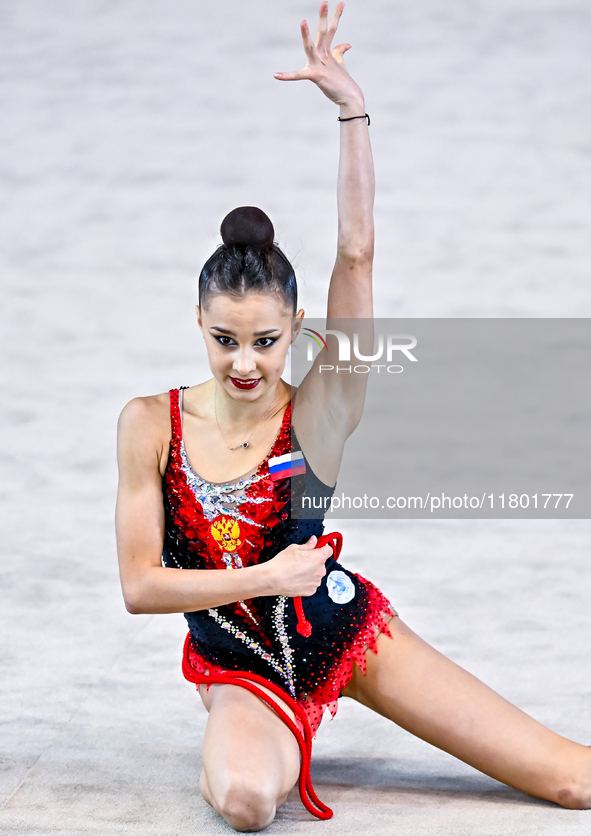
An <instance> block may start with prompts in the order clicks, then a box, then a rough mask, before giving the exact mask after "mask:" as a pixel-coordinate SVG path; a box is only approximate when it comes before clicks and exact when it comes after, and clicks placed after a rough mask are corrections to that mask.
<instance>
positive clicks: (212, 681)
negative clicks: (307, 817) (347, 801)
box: [183, 531, 343, 819]
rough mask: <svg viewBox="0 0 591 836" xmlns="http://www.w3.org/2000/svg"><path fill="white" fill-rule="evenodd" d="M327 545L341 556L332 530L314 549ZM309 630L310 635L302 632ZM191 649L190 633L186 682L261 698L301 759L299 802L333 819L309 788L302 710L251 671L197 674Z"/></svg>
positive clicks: (307, 734)
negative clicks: (293, 741) (232, 688)
mask: <svg viewBox="0 0 591 836" xmlns="http://www.w3.org/2000/svg"><path fill="white" fill-rule="evenodd" d="M329 542H330V543H331V544H332V546H333V557H334V558H335V560H336V559H337V558H338V556H339V554H340V553H341V548H342V545H343V537H342V535H341V534H340V533H339V532H338V531H333V532H331V533H330V534H323V535H322V536H321V537H319V538H318V542H317V543H316V546H315V548H317V549H318V548H321V547H322V546H324V545H325V544H326V543H329ZM294 605H295V608H296V614H297V617H298V624H297V629H298V632H300V633H301V634H302V635H307V636H309V635H310V633H311V632H312V625H311V624H310V622H309V621H307V619H306V617H305V615H304V609H303V606H302V599H301V597H298V598H294ZM300 626H301V627H302V630H300ZM308 629H309V632H303V631H306V630H308ZM190 647H191V634H190V633H187V638H186V639H185V646H184V649H183V676H184V677H185V679H188V680H189V682H194V683H195V684H196V685H201V684H206V685H240V686H241V687H242V688H246V689H247V691H250V692H251V693H253V694H256V696H257V697H260V699H262V700H263V702H265V703H266V704H267V705H268V706H269V707H270V708H271V709H272V710H273V711H275V713H276V714H277V715H278V716H279V717H280V718H281V719H282V720H283V722H284V723H285V724H286V726H287V727H288V728H289V729H290V731H291V732H292V733H293V735H294V737H295V739H296V740H297V742H298V745H299V747H300V753H301V756H302V760H301V763H300V774H299V778H298V787H299V791H300V798H301V799H302V802H303V804H304V806H305V807H306V809H307V810H308V811H309V812H310V813H312V815H313V816H316V818H318V819H330V818H332V816H333V812H332V810H331V809H330V807H327V805H326V804H324V803H323V802H322V801H321V800H320V799H319V798H318V796H317V795H316V793H315V792H314V787H313V786H312V779H311V777H310V763H311V760H312V732H311V730H310V723H309V722H308V717H307V715H306V712H305V711H304V709H303V708H302V707H301V705H300V704H299V703H298V702H296V700H294V699H293V697H291V696H290V695H289V694H287V693H286V692H285V691H284V690H283V689H282V688H280V687H279V686H278V685H276V684H275V683H274V682H271V681H270V680H268V679H265V677H263V676H259V675H258V674H256V673H251V672H250V671H225V672H224V673H212V674H202V673H198V672H197V671H196V670H195V669H194V668H193V666H192V665H191V660H190V655H189V650H190ZM245 680H247V681H245ZM257 682H258V683H259V685H264V686H265V687H266V688H269V689H270V690H271V691H273V692H274V693H275V694H276V695H277V696H278V697H280V698H281V699H283V700H284V701H285V702H286V703H287V704H288V705H289V707H290V708H291V710H292V711H293V713H294V714H295V716H296V717H297V718H298V719H299V720H300V722H301V724H302V726H303V729H304V733H303V734H302V732H301V731H300V729H299V728H298V727H297V726H296V724H295V723H294V722H293V720H292V719H291V717H290V716H289V714H287V713H286V712H285V711H284V710H283V709H282V708H281V706H280V705H278V703H276V702H275V700H274V699H273V697H271V696H270V695H269V694H267V693H266V692H265V691H263V690H262V689H261V688H259V687H257V685H256V684H255V683H257ZM315 808H316V809H315Z"/></svg>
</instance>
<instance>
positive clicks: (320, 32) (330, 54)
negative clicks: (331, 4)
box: [274, 0, 363, 106]
mask: <svg viewBox="0 0 591 836" xmlns="http://www.w3.org/2000/svg"><path fill="white" fill-rule="evenodd" d="M344 8H345V4H344V3H337V5H336V7H335V10H334V13H333V16H332V18H331V20H330V23H329V22H328V2H326V0H324V2H322V3H321V4H320V18H319V20H318V28H317V30H316V39H315V41H313V40H312V38H311V36H310V30H309V29H308V23H307V21H305V20H302V22H301V23H300V30H301V33H302V40H303V42H304V50H305V52H306V55H307V56H308V63H307V64H306V66H305V67H304V69H303V70H295V71H294V72H291V73H275V74H274V75H275V78H276V79H278V80H279V81H300V80H301V79H309V80H310V81H313V82H314V84H316V85H317V86H318V87H320V89H321V90H322V92H323V93H324V94H325V95H326V96H327V97H328V98H329V99H330V100H331V101H333V102H334V103H335V104H337V105H341V106H343V105H350V104H352V103H354V104H358V103H362V102H363V93H362V91H361V88H360V87H359V85H358V84H357V82H355V81H354V80H353V79H352V78H351V76H350V75H349V72H348V70H347V68H346V67H345V61H344V58H343V55H344V54H345V52H347V50H348V49H351V44H348V43H343V44H339V45H338V46H335V47H332V48H331V44H332V41H333V38H334V36H335V33H336V31H337V26H338V23H339V20H340V17H341V15H342V13H343V9H344Z"/></svg>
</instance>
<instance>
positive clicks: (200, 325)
mask: <svg viewBox="0 0 591 836" xmlns="http://www.w3.org/2000/svg"><path fill="white" fill-rule="evenodd" d="M195 312H196V313H197V325H198V326H199V328H200V329H201V333H202V334H203V323H202V322H201V309H200V307H199V305H195Z"/></svg>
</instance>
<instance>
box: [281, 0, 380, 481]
mask: <svg viewBox="0 0 591 836" xmlns="http://www.w3.org/2000/svg"><path fill="white" fill-rule="evenodd" d="M344 6H345V4H344V3H338V4H337V6H336V8H335V11H334V13H333V15H332V18H331V20H330V22H329V21H328V3H327V2H323V3H321V5H320V18H319V22H318V29H317V31H316V38H315V41H312V39H311V37H310V33H309V30H308V25H307V23H306V21H305V20H303V21H302V22H301V24H300V30H301V34H302V40H303V45H304V50H305V53H306V56H307V58H308V63H307V65H306V66H305V67H304V69H303V70H298V71H296V72H290V73H275V77H276V78H277V79H279V80H282V81H299V80H302V79H308V80H310V81H312V82H314V83H315V84H316V86H317V87H319V88H320V89H321V90H322V92H323V93H324V94H325V95H326V96H327V97H328V98H329V99H330V100H331V101H332V102H334V103H335V104H336V105H338V107H339V116H340V118H341V119H342V120H348V121H341V122H340V125H339V131H340V154H339V171H338V180H337V210H338V238H337V255H336V261H335V264H334V268H333V271H332V275H331V279H330V285H329V291H328V300H327V331H328V334H329V335H327V344H328V350H323V351H321V352H320V354H318V355H317V356H316V359H315V361H314V363H313V365H312V367H311V369H310V370H309V372H308V373H307V375H306V376H305V378H304V380H303V381H302V382H301V384H300V385H299V387H298V390H297V393H296V396H295V398H294V406H293V411H292V422H293V426H294V428H295V430H296V433H297V437H298V439H299V441H300V444H301V445H302V450H303V451H304V454H305V455H306V457H307V459H308V461H309V462H310V464H311V466H312V469H313V470H314V472H315V473H316V475H317V476H318V477H319V478H320V479H321V480H322V481H323V482H325V483H326V484H329V485H333V484H334V483H335V480H336V477H337V474H338V471H339V467H340V463H341V458H342V453H343V447H344V444H345V441H346V439H347V438H348V436H349V435H351V433H352V432H353V430H354V429H355V427H356V426H357V425H358V424H359V421H360V420H361V415H362V413H363V405H364V402H365V392H366V388H367V378H368V375H367V374H364V373H355V370H353V371H352V372H351V373H347V372H346V367H345V369H341V372H342V373H340V374H339V373H334V372H332V373H331V371H330V369H333V370H334V369H335V368H337V366H338V364H339V350H338V342H337V337H336V336H335V335H330V331H331V330H335V331H341V332H344V333H345V335H346V336H347V337H348V338H349V344H350V346H354V344H355V340H357V341H358V348H359V351H360V352H361V354H363V355H366V356H367V355H371V354H372V353H373V351H372V349H373V340H374V335H373V303H372V269H373V256H374V221H373V203H374V194H375V177H374V167H373V157H372V152H371V145H370V140H369V131H368V120H367V118H365V117H364V114H365V99H364V96H363V93H362V91H361V88H360V87H359V85H358V84H357V83H356V82H355V81H354V80H353V79H352V78H351V76H350V75H349V73H348V71H347V68H346V67H345V63H344V60H343V55H344V53H345V52H347V50H348V49H350V46H351V45H350V44H348V43H342V44H339V45H338V46H335V47H332V46H331V44H332V40H333V38H334V35H335V33H336V30H337V26H338V22H339V19H340V17H341V14H342V12H343V9H344ZM351 117H361V118H351ZM321 365H322V369H321ZM341 365H345V366H346V365H351V366H353V365H355V360H352V361H351V363H350V364H349V361H347V364H342V363H341ZM321 371H322V373H321Z"/></svg>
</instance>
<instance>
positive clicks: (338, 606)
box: [162, 387, 397, 818]
mask: <svg viewBox="0 0 591 836" xmlns="http://www.w3.org/2000/svg"><path fill="white" fill-rule="evenodd" d="M182 388H185V387H182ZM179 395H180V398H181V399H182V389H181V390H179V389H172V390H171V391H170V409H171V423H172V439H171V445H170V454H169V459H168V465H167V468H166V473H165V477H164V480H163V489H164V508H165V536H164V551H163V555H162V559H163V563H164V565H165V566H169V567H177V568H181V569H224V568H225V569H239V568H241V567H243V566H251V565H253V564H256V563H262V562H264V561H267V560H270V559H271V558H272V557H274V556H275V555H276V554H277V553H278V552H280V551H282V550H283V549H284V548H286V547H287V546H288V545H289V544H290V543H304V542H306V541H307V540H308V539H309V538H310V536H311V535H312V534H315V535H316V536H317V537H318V538H319V540H318V546H321V545H324V544H325V543H326V542H329V543H331V545H332V546H333V556H331V557H330V558H328V559H327V561H326V574H325V576H324V577H323V578H322V582H321V584H320V586H319V588H318V590H317V591H316V592H315V593H314V595H311V596H309V597H304V598H289V597H286V596H284V595H277V596H261V597H257V598H251V599H248V600H244V601H238V602H236V603H235V604H227V605H224V606H220V607H215V608H211V609H207V610H198V611H196V612H189V613H185V618H186V619H187V622H188V626H189V633H188V635H187V639H186V642H185V652H184V658H183V673H184V675H185V677H186V678H187V679H188V680H190V681H192V682H195V683H196V685H197V686H198V685H199V684H201V683H204V682H205V683H208V684H213V683H214V682H232V683H233V684H237V685H242V686H243V687H247V688H249V690H251V691H254V692H255V693H257V695H258V696H259V697H261V699H264V700H265V702H267V704H269V705H270V706H271V707H272V708H273V709H274V710H275V711H276V712H277V713H278V714H279V716H281V717H282V719H283V720H284V721H285V722H286V723H287V724H288V725H289V727H290V728H291V730H292V731H293V733H294V734H295V735H296V737H297V738H298V742H299V743H300V748H301V751H302V767H301V770H300V793H301V796H302V801H303V802H304V804H305V805H306V807H307V808H308V809H309V810H310V812H312V813H314V815H316V816H318V817H319V818H330V816H331V815H332V811H331V810H330V809H329V808H328V807H326V805H324V804H323V803H322V802H321V801H320V800H319V799H318V798H317V796H316V795H315V793H314V790H313V789H312V785H311V783H310V777H309V761H310V754H311V741H312V737H315V736H316V731H317V729H318V726H319V725H320V721H321V719H322V715H323V713H324V710H325V709H326V708H328V709H329V711H330V713H331V715H332V716H333V717H334V716H335V714H336V712H337V707H338V699H339V696H340V691H341V689H342V688H344V687H345V686H346V684H347V683H348V681H349V679H350V677H351V674H352V667H353V663H354V662H355V663H356V664H357V665H358V666H359V667H360V668H361V670H362V671H363V672H364V673H365V651H366V649H367V648H368V647H369V648H370V649H371V650H373V651H374V652H377V645H376V641H377V636H378V634H379V633H380V632H382V633H386V635H388V636H390V637H391V633H390V631H389V629H388V627H387V623H388V621H389V620H390V619H391V618H392V616H393V615H397V613H396V611H395V610H394V609H393V607H392V605H391V604H390V602H389V601H388V599H387V598H386V597H385V596H384V595H383V594H382V592H380V590H379V589H378V588H377V587H376V586H375V585H374V584H372V583H371V582H370V581H368V580H366V579H365V578H363V577H361V575H359V574H357V573H354V572H350V571H348V570H347V569H346V568H345V567H344V566H342V565H341V564H340V563H338V562H337V559H336V558H338V556H339V553H340V549H341V540H342V538H341V535H340V534H339V533H338V532H333V533H332V534H326V535H325V534H324V533H323V532H324V522H323V511H322V509H323V508H325V507H327V505H328V506H329V505H330V497H331V495H332V493H333V492H334V487H332V488H331V487H329V486H327V485H325V484H324V483H323V482H321V481H320V480H319V479H318V478H317V477H316V476H315V474H314V473H313V471H312V470H311V468H310V466H309V465H308V463H307V461H306V460H305V457H304V463H305V468H304V472H303V473H302V472H297V471H301V470H302V468H301V467H300V468H298V469H297V471H295V473H297V475H293V476H292V477H291V478H290V477H289V476H284V477H281V478H274V475H275V476H276V474H271V472H270V470H269V460H272V459H274V458H277V457H281V456H284V455H285V454H289V453H291V452H295V451H297V450H299V449H300V448H299V444H298V442H297V438H296V437H295V434H294V433H293V432H292V427H291V403H290V404H288V406H287V409H286V411H285V414H284V417H283V422H282V425H281V429H280V431H279V433H278V435H277V437H276V439H275V442H274V444H273V447H272V448H271V450H270V451H269V454H268V455H267V457H266V458H265V459H264V460H263V461H262V462H261V464H260V465H259V467H258V468H257V470H256V472H255V473H254V474H252V475H251V476H249V477H247V478H245V479H242V480H238V481H237V482H236V483H234V484H226V485H217V484H212V483H209V482H206V481H205V480H203V479H201V478H200V477H199V476H198V474H197V473H195V471H194V470H193V469H192V467H191V465H190V464H189V461H188V459H187V456H186V452H185V449H184V444H183V440H182V408H181V407H182V404H181V405H180V404H179ZM292 447H293V450H292ZM302 455H303V454H302ZM301 496H309V497H311V502H310V503H309V505H310V506H312V507H311V509H310V510H309V511H307V513H309V514H310V517H308V518H303V519H292V515H291V512H290V509H291V502H292V500H295V499H296V498H297V499H298V501H299V500H301ZM301 505H302V503H301V501H299V502H298V508H300V507H301ZM314 507H316V509H318V508H320V510H315V509H314ZM238 673H240V678H239V677H237V674H238ZM257 682H258V683H260V684H264V685H266V687H268V688H270V689H271V690H272V691H274V692H275V693H276V694H277V695H278V696H281V698H282V699H284V700H285V701H286V702H287V704H288V705H289V706H290V707H291V708H292V709H293V710H294V712H295V714H296V718H297V722H296V725H295V726H294V724H293V722H292V721H291V720H290V718H289V717H288V716H287V715H286V713H285V712H284V711H282V710H281V709H280V707H279V706H278V705H277V704H276V703H275V702H274V700H272V699H271V698H270V697H269V696H268V695H267V694H266V693H265V692H263V691H262V690H261V689H258V688H257V687H256V683H257ZM314 805H315V806H316V807H318V809H313V806H314Z"/></svg>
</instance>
